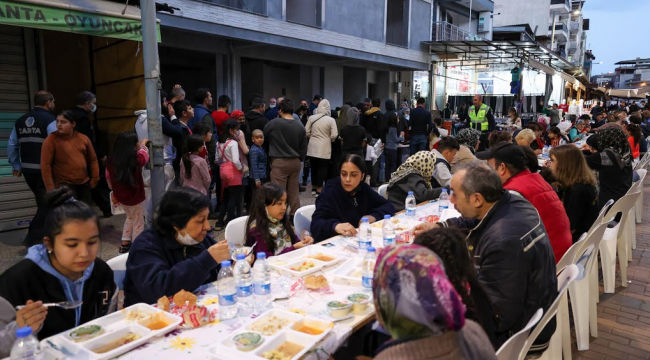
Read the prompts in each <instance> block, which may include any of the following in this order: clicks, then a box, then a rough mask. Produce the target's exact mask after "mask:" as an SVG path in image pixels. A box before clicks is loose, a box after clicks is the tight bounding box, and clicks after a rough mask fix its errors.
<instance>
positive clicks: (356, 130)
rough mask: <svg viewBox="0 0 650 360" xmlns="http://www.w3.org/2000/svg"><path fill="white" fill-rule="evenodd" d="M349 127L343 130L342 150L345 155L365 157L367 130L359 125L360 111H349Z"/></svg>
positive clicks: (351, 109) (355, 109) (353, 109)
mask: <svg viewBox="0 0 650 360" xmlns="http://www.w3.org/2000/svg"><path fill="white" fill-rule="evenodd" d="M347 120H348V126H345V127H344V128H343V129H341V132H340V133H339V134H340V136H341V148H342V149H343V154H344V155H345V154H355V155H359V156H361V157H363V156H364V155H363V144H362V143H363V141H364V140H365V139H366V129H364V128H363V127H362V126H360V125H359V109H357V108H355V107H353V108H350V109H348V113H347Z"/></svg>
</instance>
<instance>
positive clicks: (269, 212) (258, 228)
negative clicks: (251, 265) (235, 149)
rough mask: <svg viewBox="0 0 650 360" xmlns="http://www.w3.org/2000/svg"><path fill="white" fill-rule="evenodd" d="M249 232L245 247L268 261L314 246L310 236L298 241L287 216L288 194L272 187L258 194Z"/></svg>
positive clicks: (248, 227) (268, 186) (252, 207)
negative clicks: (270, 257)
mask: <svg viewBox="0 0 650 360" xmlns="http://www.w3.org/2000/svg"><path fill="white" fill-rule="evenodd" d="M246 229H248V231H247V233H246V246H253V245H255V246H254V248H253V253H254V254H255V255H257V253H258V252H263V253H266V256H267V257H269V256H274V255H280V254H284V253H287V252H289V251H293V250H296V249H301V248H303V247H305V246H307V245H310V244H312V243H313V242H314V239H313V238H312V237H311V236H305V237H304V239H302V241H301V240H300V239H298V237H297V236H296V234H295V233H294V231H293V228H292V226H291V221H290V220H289V216H288V214H287V192H286V191H284V189H283V188H282V187H281V186H279V185H276V184H273V183H266V184H264V185H262V187H260V188H259V189H257V190H256V191H255V196H254V198H253V205H252V206H251V212H250V215H249V216H248V221H247V223H246Z"/></svg>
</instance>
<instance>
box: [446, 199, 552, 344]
mask: <svg viewBox="0 0 650 360" xmlns="http://www.w3.org/2000/svg"><path fill="white" fill-rule="evenodd" d="M440 225H442V226H443V227H449V226H455V227H460V228H466V229H470V230H471V231H470V233H469V235H468V236H467V239H466V242H467V247H468V250H469V252H470V254H471V255H472V257H473V259H474V262H475V264H474V265H475V267H476V272H477V276H478V280H479V282H480V283H481V285H483V288H484V289H485V292H486V293H487V295H488V297H489V298H490V302H491V304H492V308H493V309H494V323H495V328H496V342H497V343H496V344H494V345H495V348H497V349H498V348H499V347H500V346H501V345H502V344H503V343H504V342H505V341H506V340H508V338H510V337H511V336H512V335H513V334H515V333H516V332H518V331H519V330H521V329H523V328H524V327H525V326H526V324H527V323H528V320H530V318H531V317H532V316H533V314H534V313H535V312H536V311H537V309H539V308H543V309H544V312H546V310H548V308H549V306H550V305H551V304H552V303H553V301H554V300H555V298H556V297H557V293H558V292H557V278H556V274H555V260H554V256H553V249H552V248H551V243H550V241H549V239H548V235H547V234H546V229H545V228H544V224H543V223H542V221H541V220H540V217H539V214H538V213H537V210H535V208H534V207H533V206H532V205H531V204H530V203H529V202H528V201H527V200H526V199H524V198H523V197H521V196H520V195H517V194H516V193H511V192H508V191H505V193H504V194H503V196H502V197H501V199H499V201H497V202H496V204H494V206H493V207H492V209H490V211H489V212H488V213H487V214H486V215H485V217H484V218H483V220H481V221H478V220H476V219H465V218H455V219H449V220H447V221H446V222H444V223H440ZM554 332H555V319H553V320H551V321H550V322H549V323H548V325H547V326H546V327H545V328H544V330H543V331H542V333H541V334H540V335H539V337H538V338H537V340H536V341H535V344H534V345H533V347H532V348H531V350H530V351H531V352H534V351H540V350H542V349H545V348H546V347H548V342H549V340H550V339H551V336H552V335H553V333H554Z"/></svg>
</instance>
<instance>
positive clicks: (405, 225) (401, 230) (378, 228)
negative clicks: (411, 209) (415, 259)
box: [371, 217, 422, 246]
mask: <svg viewBox="0 0 650 360" xmlns="http://www.w3.org/2000/svg"><path fill="white" fill-rule="evenodd" d="M390 220H391V221H393V222H394V221H395V220H397V223H396V224H395V238H396V239H397V240H399V239H400V238H403V237H405V236H403V235H402V234H410V235H409V236H408V238H411V237H412V234H413V229H414V228H415V227H416V226H418V225H419V224H421V223H422V222H421V221H418V220H417V219H405V218H398V217H393V218H391V219H390ZM384 221H385V220H381V221H377V222H375V223H373V224H372V225H371V229H372V236H373V237H379V238H382V236H383V230H382V227H383V226H384ZM382 246H383V244H382Z"/></svg>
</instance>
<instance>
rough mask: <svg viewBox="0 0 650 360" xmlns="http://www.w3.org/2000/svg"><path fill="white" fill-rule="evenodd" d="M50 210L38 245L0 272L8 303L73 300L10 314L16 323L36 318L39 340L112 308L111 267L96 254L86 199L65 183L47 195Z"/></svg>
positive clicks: (95, 225)
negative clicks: (39, 325) (63, 305)
mask: <svg viewBox="0 0 650 360" xmlns="http://www.w3.org/2000/svg"><path fill="white" fill-rule="evenodd" d="M47 203H48V204H49V206H50V209H51V210H50V213H49V214H48V216H47V220H46V223H45V234H46V235H45V236H44V237H43V244H42V245H34V246H32V247H30V248H29V250H28V252H27V256H26V257H25V260H22V261H21V262H19V263H18V264H16V265H14V266H12V267H11V268H9V269H8V270H7V271H5V272H4V273H3V274H2V275H1V276H0V296H1V297H3V298H5V299H6V300H7V301H8V302H9V303H11V305H12V306H14V307H15V306H18V305H24V304H26V303H27V304H30V303H31V302H32V301H37V302H42V303H56V302H64V301H68V302H76V303H78V304H79V306H78V307H76V308H74V309H71V310H66V309H63V308H59V307H50V308H48V309H46V310H44V309H41V311H40V312H38V311H37V312H36V313H32V314H21V312H20V311H19V313H18V314H17V315H16V316H21V317H23V318H22V319H18V318H17V322H18V323H19V324H21V323H22V324H25V325H27V326H32V325H34V322H35V321H42V319H41V317H42V316H45V315H47V316H46V317H45V321H44V322H43V326H42V328H41V329H40V331H39V332H38V334H37V337H38V338H39V339H44V338H47V337H49V336H52V335H56V334H58V333H60V332H63V331H66V330H69V329H72V328H74V327H77V326H79V325H81V324H83V323H85V322H88V321H90V320H93V319H96V318H98V317H101V316H104V315H106V314H108V313H109V312H112V311H114V310H115V309H116V308H117V286H115V282H114V281H113V270H111V268H109V267H108V265H106V263H105V262H104V261H103V260H101V259H99V258H97V253H98V252H99V219H98V218H97V215H96V214H95V211H94V210H93V209H92V208H91V207H90V206H88V205H87V204H86V203H83V202H81V201H77V200H76V199H75V198H74V197H73V193H72V191H71V190H70V189H69V188H67V187H61V188H58V189H55V190H52V191H51V192H49V193H48V194H47Z"/></svg>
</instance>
